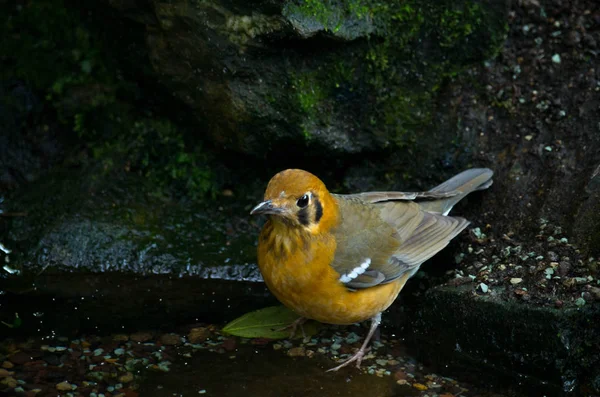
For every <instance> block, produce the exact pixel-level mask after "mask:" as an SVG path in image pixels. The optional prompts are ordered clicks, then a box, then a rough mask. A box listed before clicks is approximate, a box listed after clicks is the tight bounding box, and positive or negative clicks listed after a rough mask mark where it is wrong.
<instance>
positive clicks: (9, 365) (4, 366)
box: [2, 361, 15, 369]
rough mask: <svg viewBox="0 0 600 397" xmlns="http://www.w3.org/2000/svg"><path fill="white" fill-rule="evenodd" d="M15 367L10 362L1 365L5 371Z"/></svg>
mask: <svg viewBox="0 0 600 397" xmlns="http://www.w3.org/2000/svg"><path fill="white" fill-rule="evenodd" d="M14 366H15V365H14V364H13V363H11V362H10V361H4V362H3V363H2V368H6V369H11V368H12V367H14Z"/></svg>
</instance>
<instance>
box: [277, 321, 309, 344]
mask: <svg viewBox="0 0 600 397" xmlns="http://www.w3.org/2000/svg"><path fill="white" fill-rule="evenodd" d="M306 320H308V319H307V318H306V317H298V319H296V320H294V322H293V323H291V324H290V325H286V326H285V327H281V328H278V329H276V330H275V331H277V332H279V331H285V330H286V329H289V328H291V331H290V339H293V338H294V336H295V335H296V331H297V330H298V327H300V330H301V331H302V337H303V338H305V339H306V333H304V326H303V324H304V323H305V322H306Z"/></svg>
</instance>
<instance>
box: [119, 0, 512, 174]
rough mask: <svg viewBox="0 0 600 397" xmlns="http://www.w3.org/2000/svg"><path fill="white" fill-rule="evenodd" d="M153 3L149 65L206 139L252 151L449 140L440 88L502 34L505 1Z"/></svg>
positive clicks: (496, 45) (491, 52)
mask: <svg viewBox="0 0 600 397" xmlns="http://www.w3.org/2000/svg"><path fill="white" fill-rule="evenodd" d="M151 3H152V12H153V14H154V15H153V17H155V21H156V22H145V24H146V25H147V27H148V33H147V43H148V46H149V52H150V58H151V62H152V65H153V67H154V70H155V72H156V75H157V76H160V80H161V82H163V83H164V85H165V86H166V87H167V88H168V89H169V90H170V91H171V92H172V93H173V94H174V95H175V96H176V97H178V98H180V99H181V100H182V102H183V103H185V105H186V106H188V107H189V109H191V111H192V112H193V114H194V115H195V116H196V118H197V119H198V120H199V122H200V123H202V125H204V126H205V127H206V132H207V133H208V134H209V135H210V136H211V137H212V140H213V141H214V142H216V143H217V144H218V145H220V146H222V147H225V148H227V149H233V150H236V151H241V152H244V153H250V154H253V155H258V156H263V155H265V154H266V153H269V152H271V151H274V150H288V151H294V152H301V151H303V150H306V148H310V150H311V151H313V153H314V152H318V151H319V150H323V151H325V150H326V151H327V152H328V153H330V154H335V153H337V154H354V153H358V152H364V151H381V150H388V149H390V150H398V149H400V150H404V151H405V152H407V153H408V152H411V151H412V152H416V151H419V152H431V151H428V150H425V149H424V148H429V147H430V146H432V145H431V143H432V142H435V145H433V146H440V147H441V146H443V145H445V144H448V143H449V142H451V141H452V139H453V138H452V137H451V136H450V135H451V134H448V136H445V135H443V134H436V133H435V132H434V131H436V129H437V128H436V122H435V120H434V119H433V116H432V115H433V110H434V109H435V106H436V100H437V99H438V93H439V90H440V87H442V86H443V85H444V82H445V81H446V80H447V79H451V78H453V77H454V76H456V75H457V74H459V73H460V72H461V71H462V70H463V69H464V68H465V67H466V66H468V65H472V64H474V63H479V62H482V61H483V60H485V59H488V58H492V57H494V56H495V54H496V53H497V52H498V51H499V49H500V47H501V45H502V43H503V41H504V37H505V33H506V13H507V8H506V3H504V2H493V1H471V0H462V1H457V2H450V1H445V2H436V3H431V2H426V1H422V0H411V1H400V0H398V1H390V2H378V1H374V0H346V1H335V0H309V1H286V2H281V3H273V2H253V3H252V4H251V5H249V4H248V3H247V2H238V1H233V2H231V1H228V2H221V1H207V2H194V3H189V2H183V1H172V2H168V3H165V2H159V1H152V2H151ZM111 4H112V5H113V6H116V7H118V8H119V10H121V12H122V13H123V15H127V16H131V17H133V18H135V19H136V20H138V21H150V19H149V18H148V15H147V9H141V8H137V7H135V6H134V5H132V4H131V3H130V2H111ZM440 130H443V131H445V130H444V129H443V128H442V129H440ZM466 144H467V145H468V144H469V143H466ZM428 160H430V159H426V158H423V162H425V161H428Z"/></svg>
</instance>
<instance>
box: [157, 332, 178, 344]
mask: <svg viewBox="0 0 600 397" xmlns="http://www.w3.org/2000/svg"><path fill="white" fill-rule="evenodd" d="M160 343H162V344H163V345H167V346H175V345H180V344H181V336H179V335H177V334H164V335H161V337H160Z"/></svg>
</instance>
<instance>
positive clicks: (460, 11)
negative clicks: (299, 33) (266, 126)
mask: <svg viewBox="0 0 600 397" xmlns="http://www.w3.org/2000/svg"><path fill="white" fill-rule="evenodd" d="M292 4H293V7H294V11H295V12H296V13H297V14H298V13H299V14H300V15H303V16H304V17H305V18H307V19H308V20H313V21H316V22H318V23H320V24H321V25H322V26H323V28H324V29H325V31H327V32H330V33H331V34H332V35H336V32H337V31H338V30H339V29H340V26H341V25H342V24H343V23H347V22H348V21H353V23H354V24H355V25H357V24H360V23H363V24H369V26H371V25H373V26H374V28H373V29H371V30H369V29H367V28H366V27H365V28H363V29H362V31H363V32H364V31H372V34H371V35H370V36H369V37H368V39H369V40H367V42H366V45H365V46H363V45H362V44H360V43H359V44H357V47H361V46H362V48H361V49H360V51H356V58H355V59H354V60H353V61H351V62H353V64H346V65H344V68H345V69H347V70H348V71H351V72H350V73H345V72H344V69H342V70H340V69H339V68H338V65H339V60H338V59H336V57H335V56H331V57H330V58H329V59H327V60H325V62H324V66H322V68H321V71H320V73H319V75H318V76H313V77H312V78H311V87H319V85H318V84H319V83H320V87H321V88H320V89H319V91H318V94H311V93H307V92H306V90H299V101H300V106H301V107H302V108H303V109H305V108H310V110H311V112H312V113H310V115H311V116H313V115H317V117H318V116H320V115H325V114H328V112H324V111H322V110H323V109H322V108H321V105H322V104H328V105H331V104H334V105H333V106H336V105H335V102H336V99H335V97H336V96H337V94H338V92H337V91H336V90H335V88H340V87H341V86H342V84H340V83H339V82H337V80H338V79H340V76H344V75H345V76H346V77H343V78H342V80H343V82H344V83H345V85H346V86H348V85H350V89H352V90H354V91H361V92H362V95H361V96H362V97H363V98H364V97H368V98H372V101H371V103H365V104H362V105H363V106H366V107H369V108H370V109H369V113H371V114H374V115H375V117H369V118H368V119H365V120H363V122H362V124H363V127H365V128H371V127H373V126H376V128H377V129H378V130H379V131H375V134H376V135H380V136H381V138H382V140H384V141H386V142H388V141H391V142H392V143H394V144H396V145H398V146H405V145H407V144H409V143H410V142H414V141H415V137H416V136H417V134H419V133H420V132H421V131H423V130H425V129H430V128H431V124H432V111H433V107H434V105H435V96H434V93H435V92H436V91H438V90H439V89H440V87H442V86H443V84H444V82H445V81H446V80H447V79H452V78H455V77H456V76H457V75H458V74H459V73H460V72H461V71H463V70H464V69H465V68H466V67H468V66H470V65H472V64H473V63H474V62H481V61H482V60H484V59H487V58H490V57H493V56H495V55H496V54H497V53H498V51H499V49H500V48H501V45H502V43H503V42H504V39H505V35H506V32H507V25H506V22H505V21H504V20H501V19H498V15H502V13H501V12H500V13H497V12H493V11H494V10H491V9H488V8H486V7H484V6H482V5H481V4H480V3H479V2H477V1H470V0H464V1H458V2H456V1H442V2H429V1H425V0H392V1H386V2H381V1H378V0H345V1H342V0H307V1H302V2H292ZM498 7H500V6H498ZM295 15H296V14H295ZM305 25H306V26H311V24H310V23H308V22H306V23H305ZM343 28H344V29H346V28H347V27H346V26H343ZM348 29H350V28H348ZM359 30H360V28H359ZM342 36H344V35H342ZM348 36H349V35H348V34H346V35H345V36H344V37H348ZM350 36H351V35H350ZM424 47H426V49H425V48H424ZM365 64H366V68H365V67H364V65H365ZM356 71H358V72H356ZM349 76H351V78H348V77H349ZM315 81H316V82H317V83H315ZM332 82H333V84H334V86H333V87H331V86H330V84H331V83H332ZM363 82H366V83H367V84H368V86H364V84H362V83H363ZM296 85H298V84H297V83H296ZM305 85H306V84H305ZM346 88H348V87H346ZM339 105H340V104H337V106H339ZM342 105H343V104H342ZM315 109H318V110H319V111H318V112H315Z"/></svg>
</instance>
